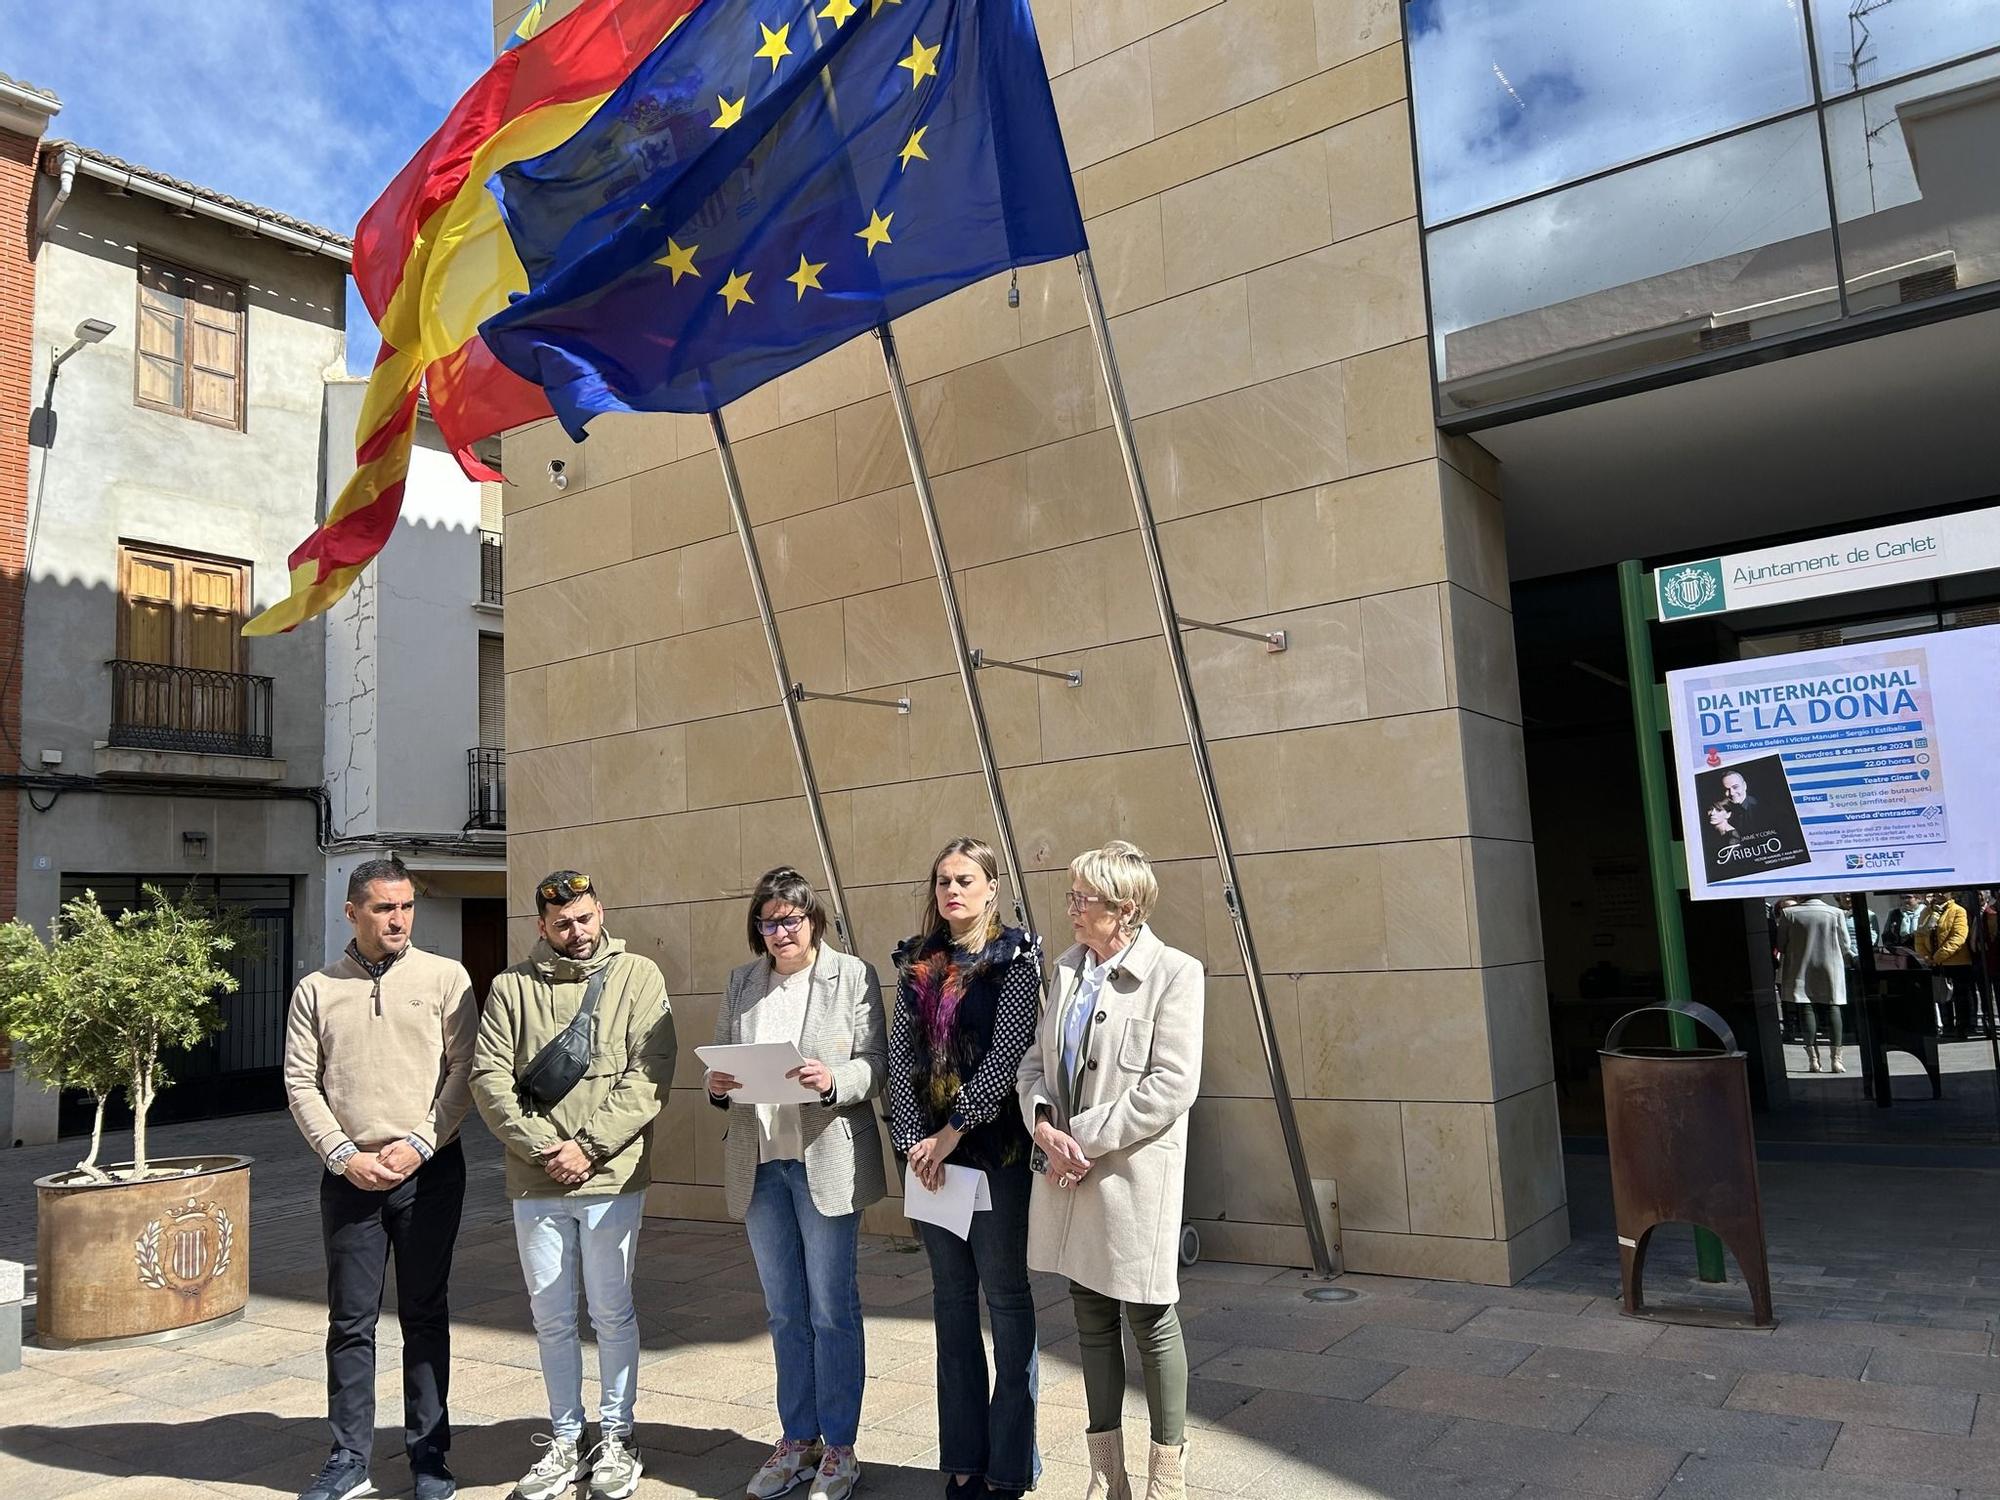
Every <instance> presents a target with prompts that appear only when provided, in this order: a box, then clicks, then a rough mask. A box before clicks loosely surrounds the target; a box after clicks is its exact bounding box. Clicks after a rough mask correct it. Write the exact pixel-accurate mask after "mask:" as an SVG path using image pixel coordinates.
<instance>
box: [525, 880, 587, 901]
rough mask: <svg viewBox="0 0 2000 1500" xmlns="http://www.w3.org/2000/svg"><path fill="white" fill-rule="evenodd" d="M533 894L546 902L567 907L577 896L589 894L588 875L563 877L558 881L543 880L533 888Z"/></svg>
mask: <svg viewBox="0 0 2000 1500" xmlns="http://www.w3.org/2000/svg"><path fill="white" fill-rule="evenodd" d="M535 894H536V895H537V896H540V897H541V898H542V900H544V901H546V902H551V903H556V902H559V903H561V904H563V905H565V906H566V905H568V904H569V903H570V902H572V901H574V900H575V899H576V898H577V897H578V896H588V895H589V894H590V877H589V876H588V875H565V876H563V877H562V879H560V880H544V881H543V882H542V883H541V884H540V885H539V886H537V887H535Z"/></svg>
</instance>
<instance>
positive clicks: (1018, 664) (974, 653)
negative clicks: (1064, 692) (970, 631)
mask: <svg viewBox="0 0 2000 1500" xmlns="http://www.w3.org/2000/svg"><path fill="white" fill-rule="evenodd" d="M967 656H968V659H969V660H970V661H971V662H972V670H973V671H975V672H983V671H985V670H986V669H987V668H988V667H1005V668H1006V669H1007V670H1008V671H1010V672H1027V673H1030V674H1032V675H1033V676H1036V677H1053V678H1055V680H1056V681H1057V682H1060V683H1062V684H1063V685H1064V686H1065V687H1082V686H1083V673H1081V672H1058V671H1057V670H1056V669H1055V668H1053V667H1031V666H1029V665H1028V664H1027V663H1026V662H1024V661H1003V660H1002V659H1001V658H999V657H997V656H988V655H987V654H986V651H985V649H984V648H983V647H980V646H974V647H973V648H972V650H971V651H970V652H968V653H967Z"/></svg>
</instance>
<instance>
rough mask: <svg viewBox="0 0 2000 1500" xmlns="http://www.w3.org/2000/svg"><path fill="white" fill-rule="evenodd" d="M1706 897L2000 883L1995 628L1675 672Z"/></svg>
mask: <svg viewBox="0 0 2000 1500" xmlns="http://www.w3.org/2000/svg"><path fill="white" fill-rule="evenodd" d="M1667 694H1668V699H1669V702H1670V705H1671V709H1672V714H1673V749H1674V761H1675V766H1676V770H1677V772H1678V776H1679V781H1680V796H1681V825H1682V828H1683V830H1684V832H1685V835H1686V839H1687V851H1688V890H1689V894H1691V895H1692V896H1693V897H1694V898H1695V899H1696V900H1697V901H1702V900H1709V901H1714V900H1722V899H1724V898H1729V897H1740V896H1779V895H1799V894H1802V893H1805V892H1810V891H1859V890H1898V889H1901V888H1904V887H1923V888H1932V887H1942V886H1953V887H1956V886H1963V885H1970V884H1974V883H1983V882H1986V881H1991V880H1995V879H2000V775H1996V774H1995V771H1996V768H2000V625H1987V626H1981V627H1979V628H1976V629H1970V630H1949V631H1943V632H1940V633H1938V634H1936V635H1922V636H1909V637H1902V638H1898V639H1895V640H1883V641H1869V642H1865V643H1857V644H1855V645H1852V646H1836V647H1833V648H1831V649H1829V650H1824V651H1799V652H1794V653H1792V654H1791V655H1788V656H1766V657H1757V658H1753V659H1750V660H1747V661H1737V662H1723V663H1718V664H1716V665H1714V666H1707V667H1694V668H1690V669H1688V670H1686V671H1680V672H1669V673H1668V674H1667Z"/></svg>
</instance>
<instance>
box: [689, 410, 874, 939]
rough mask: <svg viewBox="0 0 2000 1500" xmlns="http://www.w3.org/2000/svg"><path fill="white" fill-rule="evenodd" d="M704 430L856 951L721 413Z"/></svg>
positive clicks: (838, 913) (830, 881)
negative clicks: (719, 467) (716, 462)
mask: <svg viewBox="0 0 2000 1500" xmlns="http://www.w3.org/2000/svg"><path fill="white" fill-rule="evenodd" d="M708 426H709V431H710V432H711V433H712V434H713V435H714V437H715V456H716V457H717V458H718V459H720V460H721V461H722V486H723V488H724V489H725V490H727V491H728V492H729V515H730V518H731V519H732V520H734V521H735V523H736V538H737V540H738V541H740V542H742V544H743V561H744V563H745V564H746V565H748V567H749V569H750V591H751V593H752V594H754V595H755V596H756V599H757V618H758V619H759V620H760V621H762V622H763V625H764V644H765V645H766V646H767V647H769V648H770V652H771V670H772V671H773V672H775V673H776V674H777V678H778V698H779V701H780V702H781V703H782V704H783V705H784V709H785V730H786V732H787V733H788V734H789V735H790V736H791V739H792V758H793V759H794V760H796V761H797V762H798V765H799V780H800V781H801V782H803V783H804V785H805V791H806V812H807V813H808V815H809V816H810V817H811V818H812V830H813V841H814V842H815V843H816V844H818V845H819V858H820V865H821V866H822V868H824V869H825V871H826V884H827V894H828V896H829V897H830V898H831V900H832V903H833V926H834V933H835V935H836V936H837V937H839V939H840V940H841V943H842V944H843V945H844V946H845V947H846V949H847V951H848V952H850V953H852V952H854V951H855V943H854V928H853V925H852V923H850V922H849V920H848V915H847V892H846V889H845V888H844V887H843V886H842V885H841V883H840V869H839V867H838V866H837V865H835V863H834V859H833V839H832V836H831V835H830V834H829V833H828V832H827V828H826V810H825V809H824V808H822V807H821V806H820V800H819V781H818V779H817V778H816V777H815V776H814V775H813V764H812V752H811V751H810V750H808V749H807V748H806V731H805V725H804V724H802V723H801V722H800V721H799V684H797V683H795V682H793V681H792V673H791V668H790V667H789V666H787V665H786V663H785V644H784V642H783V641H781V640H780V639H779V638H778V618H777V616H776V615H774V614H773V613H772V612H771V591H770V590H769V589H768V588H767V587H766V586H765V584H764V564H763V563H762V562H761V561H760V560H759V559H758V556H757V538H756V536H755V535H754V534H753V533H752V532H751V530H750V512H749V511H748V509H746V508H745V506H744V504H743V481H742V479H741V478H740V477H739V476H738V475H737V472H736V454H735V451H734V450H733V449H731V447H730V446H729V430H728V429H727V428H726V427H724V426H723V424H722V413H721V412H719V411H712V412H710V413H709V414H708Z"/></svg>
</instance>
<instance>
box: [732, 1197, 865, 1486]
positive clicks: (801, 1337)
mask: <svg viewBox="0 0 2000 1500" xmlns="http://www.w3.org/2000/svg"><path fill="white" fill-rule="evenodd" d="M743 1227H744V1228H745V1229H747V1230H748V1231H749V1233H750V1254H751V1255H752V1256H753V1257H754V1258H755V1259H756V1262H757V1275H758V1277H759V1279H760V1280H762V1282H763V1283H764V1308H765V1311H766V1312H767V1313H768V1314H769V1315H770V1326H771V1347H772V1349H773V1350H774V1351H775V1352H776V1354H777V1357H778V1418H779V1420H780V1421H782V1422H783V1423H784V1424H785V1436H786V1437H787V1438H789V1439H791V1440H792V1441H794V1442H810V1441H811V1440H812V1439H814V1438H824V1439H825V1440H826V1441H827V1443H828V1444H829V1445H831V1446H834V1447H851V1446H853V1443H854V1437H855V1434H856V1433H857V1432H859V1431H860V1429H861V1386H862V1381H863V1380H864V1379H865V1378H866V1376H867V1369H868V1363H867V1353H866V1350H865V1348H864V1347H863V1343H862V1334H861V1288H860V1286H859V1285H858V1284H857V1283H856V1282H855V1279H854V1274H855V1257H856V1254H857V1253H858V1251H859V1249H860V1244H861V1215H860V1214H858V1213H854V1214H842V1215H840V1216H839V1217H838V1218H828V1217H827V1216H826V1215H825V1214H823V1213H821V1212H820V1211H819V1210H818V1209H817V1208H815V1207H813V1201H812V1193H811V1192H810V1191H808V1190H807V1188H806V1164H805V1163H804V1162H802V1161H767V1162H763V1163H761V1164H759V1166H758V1168H757V1184H756V1186H755V1187H754V1188H753V1189H752V1190H751V1193H750V1208H749V1211H748V1212H747V1213H746V1214H745V1215H744V1217H743Z"/></svg>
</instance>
